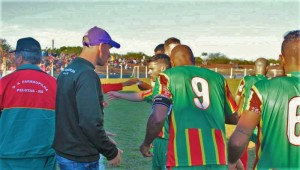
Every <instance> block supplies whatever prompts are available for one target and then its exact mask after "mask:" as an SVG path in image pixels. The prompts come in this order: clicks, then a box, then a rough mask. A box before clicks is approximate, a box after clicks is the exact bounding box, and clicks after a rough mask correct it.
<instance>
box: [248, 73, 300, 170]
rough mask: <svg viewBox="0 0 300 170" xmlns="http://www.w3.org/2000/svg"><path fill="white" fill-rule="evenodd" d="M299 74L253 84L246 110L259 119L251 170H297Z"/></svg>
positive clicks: (299, 153)
mask: <svg viewBox="0 0 300 170" xmlns="http://www.w3.org/2000/svg"><path fill="white" fill-rule="evenodd" d="M299 84H300V72H293V73H291V74H289V75H287V76H282V77H276V78H273V79H271V80H263V81H259V82H258V83H256V84H255V85H254V86H253V87H252V89H251V93H252V94H251V96H250V98H249V100H246V103H245V104H246V110H250V111H253V112H255V114H259V115H260V122H259V124H258V139H257V140H258V141H257V146H256V147H257V150H256V160H255V164H254V168H258V169H273V168H274V169H300V86H299Z"/></svg>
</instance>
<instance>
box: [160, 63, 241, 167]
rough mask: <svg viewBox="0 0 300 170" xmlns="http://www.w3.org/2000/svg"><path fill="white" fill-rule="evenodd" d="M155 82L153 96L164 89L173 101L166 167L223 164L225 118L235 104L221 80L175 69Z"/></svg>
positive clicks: (191, 69) (207, 73)
mask: <svg viewBox="0 0 300 170" xmlns="http://www.w3.org/2000/svg"><path fill="white" fill-rule="evenodd" d="M157 81H159V83H156V84H159V86H155V88H154V94H164V90H165V88H167V89H168V90H169V91H170V93H171V97H170V99H171V100H173V108H172V112H171V113H170V117H169V119H170V120H169V121H170V129H169V133H170V134H169V135H170V136H169V143H168V154H167V166H168V167H170V166H171V167H174V166H202V165H226V164H227V153H226V152H227V151H226V144H225V138H226V137H225V116H226V114H227V115H231V114H232V113H233V112H234V111H235V110H236V105H235V103H234V101H233V98H232V96H231V94H230V91H229V89H228V86H227V83H226V81H225V79H224V77H223V76H222V75H220V74H218V73H216V72H213V71H211V70H208V69H205V68H199V67H196V66H177V67H174V68H172V69H168V70H166V71H165V72H163V73H161V76H160V78H159V79H158V80H157ZM224 111H225V112H226V113H225V112H224Z"/></svg>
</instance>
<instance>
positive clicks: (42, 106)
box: [0, 37, 56, 170]
mask: <svg viewBox="0 0 300 170" xmlns="http://www.w3.org/2000/svg"><path fill="white" fill-rule="evenodd" d="M41 59H42V53H41V46H40V44H39V42H38V41H36V40H35V39H33V38H31V37H28V38H22V39H19V40H18V42H17V47H16V50H15V57H13V62H14V63H15V65H16V67H17V70H16V71H15V72H13V73H11V74H9V75H7V76H5V77H3V78H2V79H1V80H0V110H1V112H2V113H0V129H1V130H0V169H1V170H2V169H3V170H6V169H43V170H55V169H56V163H55V157H54V150H53V149H52V148H51V145H52V142H53V139H54V129H55V95H56V81H55V79H54V78H53V77H51V76H49V75H47V74H46V73H45V72H44V71H42V70H41V69H40V68H39V66H38V64H39V63H40V62H41Z"/></svg>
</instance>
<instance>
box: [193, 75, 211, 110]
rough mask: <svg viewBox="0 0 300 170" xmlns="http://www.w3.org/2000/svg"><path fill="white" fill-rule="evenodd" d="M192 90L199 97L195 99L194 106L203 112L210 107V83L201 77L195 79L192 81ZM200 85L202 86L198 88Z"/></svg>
mask: <svg viewBox="0 0 300 170" xmlns="http://www.w3.org/2000/svg"><path fill="white" fill-rule="evenodd" d="M191 83H192V88H193V91H194V93H195V94H196V96H197V97H195V98H194V104H195V105H196V106H197V107H198V108H199V109H202V110H206V109H207V108H208V107H209V104H210V102H209V101H210V100H209V88H208V83H207V81H206V80H205V79H203V78H201V77H194V78H193V79H192V81H191ZM198 85H200V86H198ZM199 87H200V89H199ZM200 99H201V100H200Z"/></svg>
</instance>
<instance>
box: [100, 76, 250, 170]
mask: <svg viewBox="0 0 300 170" xmlns="http://www.w3.org/2000/svg"><path fill="white" fill-rule="evenodd" d="M126 80H127V79H101V82H102V83H115V82H123V81H126ZM143 81H146V82H149V81H148V80H147V79H143ZM239 81H240V80H239V79H230V80H228V84H229V87H230V90H231V92H232V94H234V93H235V91H236V89H237V86H238V83H239ZM123 91H125V92H133V91H139V90H138V88H137V87H136V86H135V85H134V86H131V87H126V88H124V89H123ZM106 101H108V100H106ZM108 103H109V106H108V107H106V108H105V116H104V117H105V122H104V124H105V129H106V130H107V131H111V132H114V133H116V134H117V136H116V137H114V139H115V141H116V142H117V146H118V147H119V148H120V149H122V150H123V151H124V153H123V155H122V164H121V165H120V166H119V167H116V168H112V167H109V166H108V165H107V162H105V164H106V168H107V169H110V170H112V169H117V170H125V169H126V170H148V169H151V158H144V157H143V156H142V155H141V154H140V152H139V146H140V144H141V143H142V141H143V139H144V135H145V131H146V123H147V120H148V117H149V114H150V112H151V105H150V104H148V103H146V102H129V101H126V100H112V101H108ZM234 127H235V126H226V131H227V134H226V136H227V138H228V137H229V136H230V135H231V133H232V132H233V130H234ZM253 161H254V148H253V146H252V147H251V149H249V162H248V164H249V165H250V166H249V168H251V166H252V165H253Z"/></svg>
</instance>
